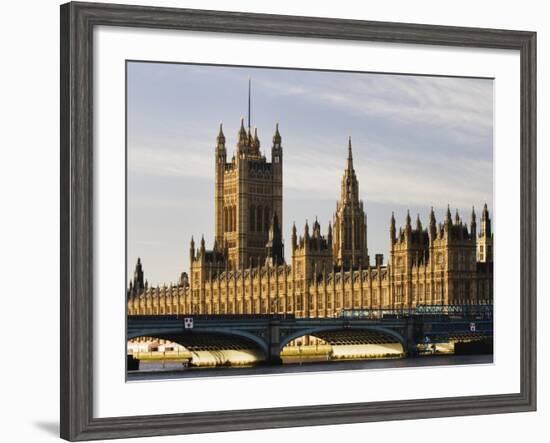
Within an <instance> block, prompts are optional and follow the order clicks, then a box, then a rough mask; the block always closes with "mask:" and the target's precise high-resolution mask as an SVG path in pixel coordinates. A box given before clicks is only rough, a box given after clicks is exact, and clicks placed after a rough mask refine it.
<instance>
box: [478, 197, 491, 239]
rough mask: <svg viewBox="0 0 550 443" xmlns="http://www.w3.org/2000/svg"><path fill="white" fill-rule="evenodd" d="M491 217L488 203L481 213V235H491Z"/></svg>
mask: <svg viewBox="0 0 550 443" xmlns="http://www.w3.org/2000/svg"><path fill="white" fill-rule="evenodd" d="M491 235H492V234H491V219H490V218H489V210H488V209H487V203H485V205H484V206H483V212H482V213H481V231H480V236H483V237H491Z"/></svg>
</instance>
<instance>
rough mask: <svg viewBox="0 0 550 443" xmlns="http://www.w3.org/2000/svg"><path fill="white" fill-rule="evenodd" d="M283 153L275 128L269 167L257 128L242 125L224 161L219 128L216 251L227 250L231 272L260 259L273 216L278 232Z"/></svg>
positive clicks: (216, 152) (262, 258) (242, 122)
mask: <svg viewBox="0 0 550 443" xmlns="http://www.w3.org/2000/svg"><path fill="white" fill-rule="evenodd" d="M282 156H283V150H282V145H281V134H280V133H279V126H278V125H277V126H276V128H275V134H274V135H273V145H272V148H271V160H272V161H271V163H270V162H268V161H267V160H266V157H265V155H262V152H261V150H260V140H259V138H258V132H257V130H254V134H252V132H251V128H250V127H249V128H248V129H246V128H245V126H244V119H241V126H240V129H239V132H238V135H237V146H236V152H235V155H233V157H232V159H231V161H230V162H228V161H227V152H226V147H225V136H224V134H223V130H222V127H221V125H220V131H219V134H218V137H217V144H216V150H215V158H216V166H215V175H216V178H215V245H214V247H215V249H216V248H217V249H219V250H220V251H221V250H222V249H227V253H228V266H229V268H230V269H243V268H245V267H246V266H248V264H249V262H250V260H253V261H254V262H256V261H257V260H261V261H264V260H265V258H266V244H267V242H268V240H269V229H270V226H271V221H272V218H273V216H274V215H275V214H276V215H277V219H278V224H279V229H280V230H281V231H282V229H283V227H282V222H281V221H282V217H283V213H282V212H283V166H282V165H283V162H282Z"/></svg>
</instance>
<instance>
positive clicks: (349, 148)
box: [348, 135, 353, 172]
mask: <svg viewBox="0 0 550 443" xmlns="http://www.w3.org/2000/svg"><path fill="white" fill-rule="evenodd" d="M348 171H350V172H351V171H353V153H352V152H351V135H350V136H349V139H348Z"/></svg>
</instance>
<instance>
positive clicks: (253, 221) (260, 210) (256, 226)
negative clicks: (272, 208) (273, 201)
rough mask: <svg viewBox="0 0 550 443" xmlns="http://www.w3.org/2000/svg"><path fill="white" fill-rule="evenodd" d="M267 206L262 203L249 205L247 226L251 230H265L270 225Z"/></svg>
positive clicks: (267, 229)
mask: <svg viewBox="0 0 550 443" xmlns="http://www.w3.org/2000/svg"><path fill="white" fill-rule="evenodd" d="M270 223H271V222H270V220H269V207H267V206H265V207H263V206H262V205H258V206H254V205H251V206H250V215H249V226H250V230H251V231H253V232H254V231H256V232H264V231H265V232H267V231H269V226H270Z"/></svg>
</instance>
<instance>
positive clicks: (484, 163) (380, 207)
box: [127, 62, 493, 285]
mask: <svg viewBox="0 0 550 443" xmlns="http://www.w3.org/2000/svg"><path fill="white" fill-rule="evenodd" d="M249 78H250V79H251V84H252V94H251V125H252V127H257V128H258V136H259V138H260V142H261V150H262V152H263V153H264V155H266V157H267V158H268V161H270V156H271V140H272V137H273V133H274V130H275V125H276V123H279V130H280V133H281V137H282V146H283V226H282V228H283V237H284V240H286V247H285V256H286V260H287V262H290V253H291V251H290V232H291V228H292V223H293V222H296V226H297V228H298V232H299V233H300V232H303V226H304V224H305V221H306V220H309V222H310V224H311V222H312V221H313V220H314V219H315V218H316V217H317V218H318V220H319V222H320V224H321V230H322V232H323V233H325V234H326V230H327V227H328V223H329V221H332V218H333V214H334V211H335V208H336V201H337V199H338V197H339V195H340V180H341V178H342V174H343V172H344V168H345V165H346V158H347V145H348V137H351V140H352V147H353V156H354V167H355V171H356V174H357V178H358V180H359V193H360V198H361V199H362V200H363V202H364V204H365V209H366V212H367V219H368V228H367V229H368V231H367V236H368V247H369V254H370V256H371V260H372V261H374V254H376V253H382V254H384V261H386V260H387V258H388V248H389V220H390V217H391V214H392V211H393V212H394V213H395V217H396V221H397V225H398V226H400V225H404V223H405V217H406V214H407V210H410V213H411V217H412V218H413V220H415V219H416V215H417V214H419V215H420V219H421V221H422V222H423V225H424V226H426V225H427V220H428V214H429V211H430V207H432V206H433V207H434V210H435V213H436V218H437V220H438V221H441V220H442V219H443V216H444V213H445V211H446V209H447V205H450V207H451V209H452V212H453V219H454V212H455V209H458V211H459V214H460V216H461V217H462V218H463V220H464V221H467V222H469V219H470V213H471V210H472V206H474V207H475V209H476V212H477V214H478V219H479V216H480V213H481V209H482V207H483V204H484V203H487V204H488V206H489V210H490V211H491V212H492V206H493V80H491V79H474V78H454V77H453V78H451V77H431V76H417V75H414V76H413V75H394V74H378V73H360V72H326V71H312V70H296V69H272V68H251V67H230V66H206V65H190V64H175V63H147V62H128V69H127V162H128V163H127V168H128V169H127V259H128V270H127V271H128V278H131V275H132V273H133V269H134V265H135V262H136V260H137V257H138V256H139V257H141V261H142V264H143V269H144V272H145V278H146V279H148V281H149V283H150V284H153V285H156V284H163V283H166V284H169V283H170V282H175V281H177V279H178V276H179V275H180V274H181V272H183V271H186V272H188V270H189V242H190V239H191V236H192V235H193V236H194V237H195V241H196V243H197V244H198V243H199V241H200V238H201V236H202V235H204V238H205V241H206V247H207V249H208V248H212V243H213V237H214V149H215V143H216V136H217V134H218V128H219V124H220V123H223V128H224V133H225V137H226V148H227V151H228V159H230V158H231V156H232V155H233V152H234V150H235V145H236V142H237V132H238V129H239V126H240V119H241V117H244V118H245V121H246V118H247V114H248V79H249ZM478 225H479V223H478Z"/></svg>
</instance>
